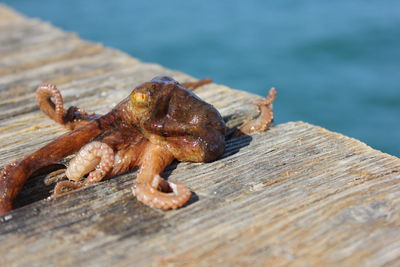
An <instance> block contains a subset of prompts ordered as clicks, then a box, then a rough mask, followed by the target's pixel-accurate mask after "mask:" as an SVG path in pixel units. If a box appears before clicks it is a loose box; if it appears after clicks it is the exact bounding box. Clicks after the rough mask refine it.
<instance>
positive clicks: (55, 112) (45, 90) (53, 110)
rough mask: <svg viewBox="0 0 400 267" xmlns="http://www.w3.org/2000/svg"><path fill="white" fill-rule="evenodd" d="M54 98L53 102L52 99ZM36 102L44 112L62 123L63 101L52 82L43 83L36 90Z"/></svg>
mask: <svg viewBox="0 0 400 267" xmlns="http://www.w3.org/2000/svg"><path fill="white" fill-rule="evenodd" d="M52 98H53V99H54V102H53V101H52ZM36 102H37V104H38V106H39V108H40V109H41V110H42V112H43V113H44V114H46V115H47V116H48V117H49V118H50V119H52V120H54V121H55V122H57V123H59V124H62V125H64V124H65V122H64V101H63V98H62V96H61V93H60V91H59V90H58V89H57V87H56V86H55V85H53V84H48V83H44V84H42V85H41V86H39V88H38V89H37V90H36Z"/></svg>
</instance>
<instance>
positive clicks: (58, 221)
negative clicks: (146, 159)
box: [0, 5, 400, 266]
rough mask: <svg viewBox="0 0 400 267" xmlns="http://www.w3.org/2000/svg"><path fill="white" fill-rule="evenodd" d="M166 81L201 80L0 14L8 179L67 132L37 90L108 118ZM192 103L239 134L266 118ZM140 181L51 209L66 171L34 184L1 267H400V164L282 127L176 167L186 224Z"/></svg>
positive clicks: (240, 105) (323, 133)
mask: <svg viewBox="0 0 400 267" xmlns="http://www.w3.org/2000/svg"><path fill="white" fill-rule="evenodd" d="M158 75H170V76H173V77H174V78H176V79H178V80H180V81H190V80H193V78H192V77H189V76H187V75H185V74H183V73H180V72H177V71H172V70H168V69H165V68H163V67H161V66H159V65H157V64H150V63H143V62H140V61H139V60H136V59H133V58H131V57H129V56H128V55H126V54H124V53H121V52H119V51H116V50H113V49H110V48H105V47H103V46H102V45H100V44H93V43H89V42H85V41H82V40H80V39H79V38H78V37H77V36H76V35H74V34H70V33H65V32H63V31H61V30H59V29H56V28H54V27H53V26H51V25H49V24H48V23H45V22H42V21H40V20H36V19H28V18H25V17H23V16H21V15H19V14H17V13H15V12H14V11H13V10H11V9H9V8H7V7H6V6H4V5H0V144H1V147H0V166H2V165H4V164H6V163H8V162H10V161H12V160H16V159H19V158H21V157H23V156H24V155H26V154H28V153H30V152H32V151H34V150H36V149H38V148H39V147H41V146H43V145H44V144H46V143H48V142H49V141H50V140H52V139H54V138H55V137H56V136H58V135H60V134H61V133H63V132H64V131H65V130H63V129H61V128H60V127H59V126H57V125H55V124H54V123H53V122H51V121H50V120H49V119H47V118H46V117H45V116H44V115H43V114H41V113H40V112H39V110H38V108H37V106H36V104H35V101H34V92H35V89H36V87H37V86H38V85H39V84H40V83H42V82H50V83H55V84H57V85H59V88H60V89H61V91H62V93H63V95H64V96H65V101H66V103H67V105H79V106H82V107H84V108H87V109H91V110H94V111H97V112H105V111H107V110H108V109H110V108H111V107H112V106H113V105H115V104H116V103H118V102H119V101H120V100H121V99H123V98H124V97H125V96H126V95H128V94H129V92H130V89H131V88H133V87H134V86H135V85H137V84H138V83H141V82H143V81H146V80H149V79H151V78H152V77H154V76H158ZM278 92H279V88H278ZM196 93H197V94H198V95H199V96H200V97H202V98H204V99H205V100H206V101H208V102H211V103H212V104H213V105H215V106H216V107H217V108H218V109H219V110H220V111H221V113H222V114H223V116H224V117H225V118H226V119H227V121H228V125H229V126H231V127H234V126H237V125H238V124H240V123H241V122H242V121H243V120H244V119H245V118H249V117H252V116H254V115H255V114H256V108H255V107H254V106H253V105H252V104H251V101H252V100H254V99H255V98H257V97H256V96H254V95H251V94H248V93H245V92H241V91H237V90H232V89H229V88H227V87H224V86H222V85H217V84H211V85H207V86H203V87H202V88H199V89H198V90H196ZM278 97H279V96H278ZM276 116H277V117H279V114H276ZM49 171H50V170H49ZM135 176H136V173H135V172H131V173H127V174H125V175H120V176H117V177H113V178H111V179H108V180H106V181H103V182H101V183H99V184H96V185H93V186H90V187H88V188H84V189H81V190H77V191H75V192H73V193H70V194H68V195H66V196H63V197H60V198H57V199H55V200H47V199H46V198H47V196H48V195H49V194H50V191H51V190H52V187H53V186H54V182H55V181H57V180H59V179H63V178H65V176H64V174H63V171H62V170H61V171H60V170H59V171H54V172H51V173H50V174H43V175H41V176H37V177H33V178H32V179H31V180H30V181H29V183H28V184H27V186H26V187H25V189H24V191H23V192H22V193H21V195H20V197H19V198H18V200H17V206H18V207H19V208H18V209H16V210H14V211H12V212H10V213H9V214H6V215H4V216H2V217H0V254H1V255H2V261H1V263H2V265H4V266H24V265H29V266H31V265H37V266H39V265H40V266H42V265H66V266H68V265H91V266H93V265H96V266H99V265H100V266H106V265H107V266H108V265H111V264H116V265H119V266H126V265H128V266H132V265H134V266H216V265H222V266H249V265H252V266H288V265H290V266H329V265H330V266H396V265H397V266H398V265H399V264H400V203H399V202H400V183H399V181H400V160H399V159H398V158H396V157H393V156H390V155H387V154H384V153H381V152H379V151H376V150H374V149H372V148H370V147H368V146H367V145H365V144H363V143H361V142H359V141H358V140H355V139H351V138H348V137H345V136H343V135H341V134H337V133H333V132H330V131H328V130H325V129H323V128H320V127H318V126H313V125H310V124H307V123H304V122H289V123H284V124H280V125H276V126H274V127H273V128H272V129H271V130H270V131H268V132H265V133H258V134H254V135H251V136H244V137H241V138H237V139H232V140H229V141H228V144H227V148H226V152H225V154H224V156H223V157H222V158H221V159H219V160H217V161H215V162H212V163H207V164H193V163H179V164H175V165H174V166H171V167H170V168H169V169H168V170H167V171H166V173H165V176H168V177H170V178H171V179H178V180H180V181H183V182H184V183H185V184H187V185H188V186H189V187H190V188H191V190H192V191H193V192H194V195H193V197H192V198H191V200H190V202H189V204H188V205H186V206H185V207H184V208H181V209H179V210H176V211H167V212H165V211H160V210H155V209H151V208H149V207H146V206H144V205H142V204H140V203H138V202H137V201H136V199H135V198H134V197H133V196H132V194H131V190H130V187H131V186H132V183H133V180H134V178H135Z"/></svg>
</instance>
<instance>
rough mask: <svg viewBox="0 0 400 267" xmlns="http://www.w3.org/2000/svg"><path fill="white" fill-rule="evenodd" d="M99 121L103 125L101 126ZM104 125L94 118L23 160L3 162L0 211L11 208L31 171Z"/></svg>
mask: <svg viewBox="0 0 400 267" xmlns="http://www.w3.org/2000/svg"><path fill="white" fill-rule="evenodd" d="M99 124H101V125H103V128H102V129H100V128H99ZM106 127H108V126H107V125H106V124H105V123H102V122H100V121H93V122H91V123H88V124H86V125H85V126H83V127H80V128H79V129H76V130H74V131H72V132H68V133H65V134H63V135H62V136H60V137H58V138H57V139H56V140H54V141H52V142H50V143H49V144H47V145H46V146H44V147H43V148H41V149H39V150H38V151H36V152H34V153H32V154H31V155H28V156H27V157H25V158H24V159H23V160H21V161H19V162H17V163H13V164H10V165H8V166H6V167H5V168H4V169H3V170H2V171H1V172H0V215H1V214H4V213H6V212H8V211H10V210H11V209H12V201H13V200H14V199H15V197H16V196H17V194H18V193H19V192H20V191H21V189H22V187H23V186H24V184H25V182H26V181H27V180H28V178H29V177H30V176H31V175H32V174H33V173H35V172H36V171H38V170H40V169H41V168H43V167H45V166H48V165H51V164H54V163H57V162H58V161H59V160H61V159H63V158H65V157H66V156H68V155H70V154H72V153H75V152H76V151H78V150H79V149H80V148H81V147H82V146H83V145H84V144H86V143H87V142H90V141H91V140H93V139H94V138H95V137H96V136H98V135H99V134H101V133H102V132H104V131H105V130H106V129H105V128H106Z"/></svg>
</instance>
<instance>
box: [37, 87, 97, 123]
mask: <svg viewBox="0 0 400 267" xmlns="http://www.w3.org/2000/svg"><path fill="white" fill-rule="evenodd" d="M52 99H53V100H54V102H53V100H52ZM36 102H37V103H38V106H39V108H40V110H42V112H43V113H44V114H46V115H47V116H48V117H49V118H50V119H52V120H54V121H55V122H57V123H59V124H61V125H63V126H64V127H66V128H68V129H70V130H73V129H75V128H77V127H79V126H82V125H84V124H86V123H88V122H89V121H92V120H94V119H97V118H99V117H100V115H97V114H95V113H94V112H88V111H85V110H83V109H81V108H78V107H75V106H71V107H69V108H68V110H67V111H65V109H64V100H63V98H62V95H61V93H60V91H59V90H58V89H57V87H56V86H55V85H52V84H48V83H45V84H42V85H41V86H39V88H38V89H37V90H36Z"/></svg>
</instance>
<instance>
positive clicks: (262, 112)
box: [235, 88, 276, 136]
mask: <svg viewBox="0 0 400 267" xmlns="http://www.w3.org/2000/svg"><path fill="white" fill-rule="evenodd" d="M275 97H276V90H275V88H271V89H270V90H269V93H268V96H267V98H265V99H262V100H258V101H256V102H255V103H254V104H256V105H257V106H258V110H259V115H258V117H257V118H255V119H252V120H249V121H246V122H244V123H243V124H242V125H241V126H240V128H239V129H238V131H237V132H236V134H235V136H241V135H246V134H250V133H254V132H261V131H266V130H268V128H269V126H270V125H271V123H272V121H273V120H274V113H273V112H272V103H273V102H274V100H275Z"/></svg>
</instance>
